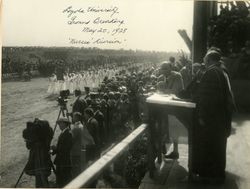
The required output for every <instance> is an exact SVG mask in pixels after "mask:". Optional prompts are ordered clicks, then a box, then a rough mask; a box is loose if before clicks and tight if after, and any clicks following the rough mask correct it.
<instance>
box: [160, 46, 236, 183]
mask: <svg viewBox="0 0 250 189" xmlns="http://www.w3.org/2000/svg"><path fill="white" fill-rule="evenodd" d="M193 68H194V67H193ZM160 73H161V74H162V75H163V79H162V80H161V81H160V82H158V89H159V90H160V91H161V92H163V93H172V94H176V95H177V96H179V97H181V98H191V99H192V101H193V102H195V103H196V108H195V111H194V121H193V123H194V125H193V129H194V130H193V143H192V148H193V156H192V158H193V160H192V162H193V165H192V175H191V177H190V178H191V180H192V181H202V182H203V181H204V182H212V183H223V182H224V180H225V168H226V146H227V138H228V137H229V136H230V133H231V120H232V113H233V111H234V109H235V103H234V98H233V93H232V90H231V86H230V80H229V75H228V72H227V70H226V68H225V66H224V64H223V62H222V60H221V52H220V49H218V48H211V49H209V50H208V51H207V54H206V55H205V57H204V63H203V64H200V65H199V69H197V70H195V73H194V75H193V80H190V81H189V82H188V84H187V85H186V87H184V85H183V75H182V74H181V72H178V71H177V70H176V69H175V66H174V64H173V63H171V62H166V63H163V64H162V65H161V68H160ZM168 117H169V119H168V125H169V128H168V129H167V130H166V132H167V134H169V132H170V137H172V139H173V143H174V149H173V152H171V153H170V154H168V155H165V158H170V159H178V158H179V152H178V132H175V129H176V127H177V126H176V125H178V124H177V123H176V120H175V119H176V118H175V117H173V116H168ZM179 124H181V123H179ZM171 127H174V128H172V129H171ZM187 129H188V128H187ZM171 132H172V133H171Z"/></svg>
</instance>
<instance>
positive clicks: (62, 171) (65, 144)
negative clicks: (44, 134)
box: [52, 118, 72, 187]
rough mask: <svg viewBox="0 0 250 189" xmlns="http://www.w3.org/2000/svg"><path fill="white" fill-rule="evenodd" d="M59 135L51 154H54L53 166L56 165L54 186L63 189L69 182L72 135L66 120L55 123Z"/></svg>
mask: <svg viewBox="0 0 250 189" xmlns="http://www.w3.org/2000/svg"><path fill="white" fill-rule="evenodd" d="M57 123H58V125H59V128H60V130H61V134H60V135H59V137H58V142H57V145H56V147H55V146H52V151H53V152H52V154H53V155H54V154H56V157H55V160H54V164H55V165H56V184H57V187H63V186H65V185H66V184H67V183H68V182H70V180H71V178H72V177H71V160H70V151H71V148H72V134H71V131H70V128H69V126H70V121H69V120H68V119H67V118H60V119H59V120H58V121H57Z"/></svg>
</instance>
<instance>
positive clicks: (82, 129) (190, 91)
mask: <svg viewBox="0 0 250 189" xmlns="http://www.w3.org/2000/svg"><path fill="white" fill-rule="evenodd" d="M220 53H221V52H220V50H219V49H217V48H212V49H210V50H209V51H208V53H207V55H206V56H205V58H204V63H201V64H200V63H193V64H191V61H189V60H188V61H185V64H180V63H179V62H177V61H175V58H174V57H170V59H169V61H165V62H163V63H161V66H158V65H157V64H152V63H148V64H133V65H131V66H130V67H121V68H116V69H110V70H108V69H107V70H95V71H89V70H88V71H86V72H83V73H78V74H73V76H74V77H73V78H74V82H75V88H74V87H72V88H70V85H67V84H66V82H68V80H67V79H64V80H63V81H62V83H63V84H64V86H65V88H60V89H58V90H62V89H63V90H71V92H74V95H75V100H74V102H73V104H71V105H72V111H71V112H70V113H67V116H68V118H66V117H63V118H60V119H59V120H58V121H57V123H58V125H59V127H60V129H61V131H62V132H61V134H60V136H59V137H58V142H57V145H56V146H52V147H51V151H52V154H53V155H56V158H55V161H54V164H55V165H56V182H57V186H58V187H63V186H65V185H66V184H67V183H68V182H69V181H70V180H72V179H73V178H74V177H76V176H77V175H79V174H80V173H81V172H82V171H83V170H85V169H86V168H87V167H88V166H89V165H91V164H92V163H93V162H94V161H95V160H97V159H98V158H100V157H101V154H102V151H104V150H105V149H106V148H107V147H108V146H109V145H110V144H111V143H112V142H114V141H115V140H116V139H118V138H119V137H121V136H127V134H128V133H129V132H131V131H132V130H133V129H134V128H135V127H136V126H138V125H139V124H140V123H142V122H147V107H146V106H145V105H146V103H145V100H146V98H147V97H148V96H149V95H151V94H153V93H155V92H157V91H158V92H161V93H168V94H170V93H171V94H176V95H177V96H178V97H181V98H183V97H184V98H191V99H192V100H193V101H194V102H195V103H197V111H196V112H195V118H194V119H195V120H196V121H194V124H196V125H198V126H197V128H199V129H198V130H197V131H198V132H199V137H196V139H195V140H196V141H195V143H196V145H197V146H196V148H197V154H196V155H195V156H194V158H196V159H195V161H194V162H195V164H194V165H193V167H194V172H195V175H196V176H198V177H201V178H203V177H205V178H207V177H209V178H212V179H222V180H223V179H224V178H225V166H226V164H225V155H226V153H225V151H226V140H227V137H228V136H229V135H230V128H231V115H232V107H233V95H232V91H231V88H230V83H229V77H228V74H227V72H226V69H225V67H223V63H221V54H220ZM85 74H86V75H85ZM69 75H72V74H65V75H64V78H67V77H69ZM90 75H92V76H93V75H95V76H93V77H88V76H90ZM53 77H54V80H55V81H56V75H54V76H53ZM98 77H99V78H98ZM73 78H72V79H73ZM79 78H81V79H79ZM84 78H86V79H84ZM94 78H95V79H94ZM97 78H98V79H99V80H98V81H99V82H96V81H97ZM217 79H218V81H217ZM94 81H95V82H96V83H97V84H96V85H95V86H93V85H91V84H92V83H93V82H94ZM67 86H68V87H69V88H67ZM95 88H97V89H96V90H95ZM83 89H84V90H83ZM221 99H225V100H223V101H222V100H221ZM218 104H219V106H218ZM210 115H213V118H214V117H215V118H216V120H214V119H213V118H211V117H210ZM211 119H213V121H211ZM168 121H169V124H168V125H169V127H166V128H167V129H165V130H164V131H165V132H166V133H168V135H169V136H170V139H172V140H171V141H172V142H173V144H174V149H173V152H171V153H170V154H166V155H165V158H169V159H178V158H179V152H178V137H179V136H178V132H176V131H175V129H176V127H178V126H182V127H183V125H182V123H181V122H180V121H178V120H177V119H176V118H175V117H174V116H169V120H168ZM218 128H220V130H218ZM204 129H205V130H204ZM215 132H216V133H215ZM166 133H165V134H166ZM197 136H198V135H197ZM200 136H202V137H200ZM209 137H210V138H209ZM212 138H213V140H212V141H211V139H212ZM165 142H166V141H165ZM210 145H211V146H214V147H213V150H212V149H211V146H210ZM215 146H216V147H215ZM209 149H211V150H209ZM208 157H210V158H208ZM210 159H211V160H212V161H210ZM45 180H46V179H45ZM46 183H47V182H45V184H43V183H42V184H41V183H40V185H38V187H42V186H48V185H46ZM92 184H93V186H92V187H94V186H95V184H96V182H94V183H92Z"/></svg>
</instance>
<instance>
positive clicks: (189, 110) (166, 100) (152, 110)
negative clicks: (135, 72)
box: [146, 94, 196, 178]
mask: <svg viewBox="0 0 250 189" xmlns="http://www.w3.org/2000/svg"><path fill="white" fill-rule="evenodd" d="M146 103H147V106H148V132H149V135H148V136H149V145H148V158H149V161H148V162H149V173H150V177H151V178H153V177H154V170H155V159H156V158H157V159H158V163H161V162H162V153H163V149H162V143H163V135H164V134H166V133H165V132H166V131H165V132H164V128H165V127H166V126H167V125H166V124H168V120H167V117H168V115H174V116H175V117H176V118H177V119H178V120H179V121H181V122H182V123H183V125H184V126H185V127H186V128H187V130H188V169H189V174H190V173H192V164H193V162H192V161H193V158H192V155H193V148H192V144H193V112H194V109H195V107H196V104H195V103H192V102H188V101H184V100H181V99H177V98H174V95H166V94H162V95H161V94H154V95H152V96H150V97H148V98H147V99H146ZM164 120H165V122H164ZM166 120H167V121H166Z"/></svg>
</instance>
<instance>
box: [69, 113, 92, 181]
mask: <svg viewBox="0 0 250 189" xmlns="http://www.w3.org/2000/svg"><path fill="white" fill-rule="evenodd" d="M81 120H82V114H81V113H80V112H74V113H73V127H72V131H71V132H72V136H73V146H72V149H71V161H72V176H73V177H76V176H78V175H79V174H80V173H81V171H83V170H84V168H85V165H86V158H85V156H86V153H85V152H86V151H85V147H86V145H93V144H94V139H93V137H92V136H91V135H90V134H89V132H88V130H87V128H86V126H85V125H83V124H82V122H81Z"/></svg>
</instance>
